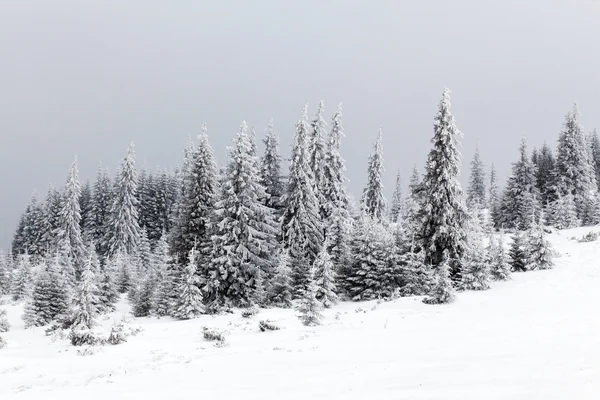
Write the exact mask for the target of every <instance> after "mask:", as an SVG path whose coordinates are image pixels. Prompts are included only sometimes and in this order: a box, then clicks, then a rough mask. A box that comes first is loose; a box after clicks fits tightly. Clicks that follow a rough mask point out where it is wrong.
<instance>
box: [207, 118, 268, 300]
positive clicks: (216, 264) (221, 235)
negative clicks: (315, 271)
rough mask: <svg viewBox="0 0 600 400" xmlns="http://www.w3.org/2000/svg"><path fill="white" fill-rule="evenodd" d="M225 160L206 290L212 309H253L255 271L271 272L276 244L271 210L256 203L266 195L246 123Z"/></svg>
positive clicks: (259, 202) (243, 123) (243, 124)
mask: <svg viewBox="0 0 600 400" xmlns="http://www.w3.org/2000/svg"><path fill="white" fill-rule="evenodd" d="M229 157H230V160H229V163H228V164H227V169H226V173H225V176H224V182H223V184H222V192H221V195H220V198H219V201H218V202H217V204H216V210H215V219H218V221H219V222H218V224H217V225H216V227H215V232H214V235H213V248H212V253H211V261H210V262H209V265H208V268H209V271H208V274H207V277H206V279H207V282H206V285H205V287H204V292H205V293H206V298H207V302H208V303H209V304H211V307H210V308H211V309H215V308H216V309H218V308H219V307H220V306H231V305H233V306H242V307H244V306H249V305H251V303H252V299H253V298H254V294H253V292H254V291H255V290H256V289H257V285H256V283H257V282H256V278H257V275H258V274H259V272H258V271H259V270H262V272H267V271H270V269H271V261H270V258H271V256H272V254H273V251H274V250H275V245H276V243H275V242H276V241H275V235H276V232H277V230H276V228H275V222H274V221H273V217H272V213H271V209H269V208H268V207H265V206H264V205H263V204H262V203H261V201H260V199H261V198H264V196H265V190H264V187H263V186H262V185H261V184H260V182H259V175H258V168H257V166H258V161H257V158H256V156H254V155H253V154H252V140H251V137H250V136H249V135H248V132H247V126H246V122H245V121H244V122H242V124H241V127H240V131H239V133H238V134H237V136H236V138H235V139H234V146H233V147H232V148H230V149H229ZM269 273H270V272H269Z"/></svg>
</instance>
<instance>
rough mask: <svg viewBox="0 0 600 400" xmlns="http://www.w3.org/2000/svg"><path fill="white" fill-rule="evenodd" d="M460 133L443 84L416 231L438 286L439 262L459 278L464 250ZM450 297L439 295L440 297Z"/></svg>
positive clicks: (448, 93) (446, 298)
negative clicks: (418, 226) (460, 178)
mask: <svg viewBox="0 0 600 400" xmlns="http://www.w3.org/2000/svg"><path fill="white" fill-rule="evenodd" d="M461 136H462V134H461V132H460V131H459V130H458V128H457V127H456V123H455V121H454V117H453V116H452V113H451V111H450V90H449V89H447V88H446V89H445V90H444V93H443V95H442V100H441V101H440V104H439V110H438V112H437V114H436V116H435V120H434V134H433V139H432V143H433V149H432V150H431V152H430V153H429V157H428V160H427V164H426V169H425V177H424V179H423V189H422V190H423V201H422V204H421V208H420V210H419V220H420V222H421V227H420V230H419V232H418V240H419V242H420V247H421V249H422V250H423V251H424V253H425V257H424V259H425V263H427V264H430V265H432V267H433V269H434V273H437V274H438V283H439V285H440V288H441V287H442V286H443V285H445V282H442V280H443V279H445V277H444V274H445V272H444V271H442V270H441V265H442V264H444V265H447V266H448V267H449V268H450V276H451V277H452V278H453V279H455V280H456V281H459V280H460V270H461V259H462V257H463V254H464V251H465V239H466V232H465V227H466V226H465V224H466V208H465V204H464V196H463V191H462V188H461V186H460V181H459V171H460V153H459V151H458V139H459V137H461ZM444 253H445V254H446V255H444ZM442 272H444V273H443V274H442ZM440 290H441V289H440ZM442 292H444V291H443V290H441V291H440V293H442ZM450 298H451V296H448V297H444V296H441V295H440V296H438V299H439V300H440V301H441V300H450Z"/></svg>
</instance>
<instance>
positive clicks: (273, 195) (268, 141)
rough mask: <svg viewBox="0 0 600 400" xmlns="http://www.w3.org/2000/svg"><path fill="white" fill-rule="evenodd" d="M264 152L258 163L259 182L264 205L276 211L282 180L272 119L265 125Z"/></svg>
mask: <svg viewBox="0 0 600 400" xmlns="http://www.w3.org/2000/svg"><path fill="white" fill-rule="evenodd" d="M264 144H265V153H264V155H263V157H262V159H261V163H260V177H261V181H260V182H261V184H262V185H263V186H264V188H265V191H266V193H267V198H266V199H265V205H266V206H267V207H270V208H272V209H274V210H276V211H277V214H278V213H279V211H280V210H281V207H282V203H281V201H282V196H283V190H284V187H283V180H282V176H281V155H280V154H279V136H278V135H277V134H276V133H275V131H274V130H273V120H271V121H270V122H269V126H268V127H267V136H266V138H265V140H264Z"/></svg>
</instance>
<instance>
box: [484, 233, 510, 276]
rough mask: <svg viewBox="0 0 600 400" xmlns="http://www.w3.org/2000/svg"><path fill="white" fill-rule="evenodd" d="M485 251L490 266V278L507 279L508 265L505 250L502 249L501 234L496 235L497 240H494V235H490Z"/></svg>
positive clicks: (508, 274)
mask: <svg viewBox="0 0 600 400" xmlns="http://www.w3.org/2000/svg"><path fill="white" fill-rule="evenodd" d="M486 252H487V262H488V264H489V266H490V273H491V278H492V279H493V280H495V281H506V280H509V279H510V265H509V264H508V261H507V260H506V252H505V250H504V242H503V240H502V234H500V235H498V240H496V236H495V235H493V234H492V235H490V239H489V243H488V246H487V248H486Z"/></svg>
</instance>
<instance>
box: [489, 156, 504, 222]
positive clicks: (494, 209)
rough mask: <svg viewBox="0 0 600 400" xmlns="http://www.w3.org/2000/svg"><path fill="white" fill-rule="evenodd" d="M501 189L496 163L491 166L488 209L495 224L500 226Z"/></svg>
mask: <svg viewBox="0 0 600 400" xmlns="http://www.w3.org/2000/svg"><path fill="white" fill-rule="evenodd" d="M500 202H501V199H500V189H499V188H498V177H497V175H496V168H495V167H494V164H492V167H491V168H490V186H489V190H488V210H489V212H490V216H491V218H492V221H493V223H494V226H496V227H499V226H500V224H501V214H500Z"/></svg>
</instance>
